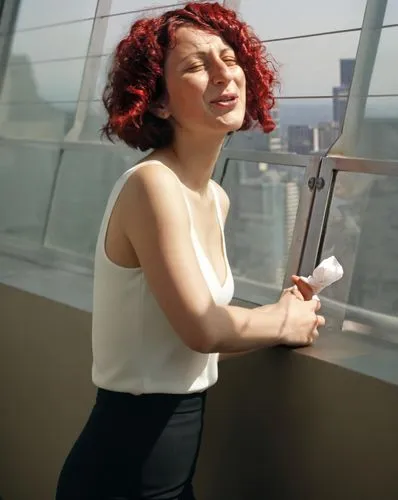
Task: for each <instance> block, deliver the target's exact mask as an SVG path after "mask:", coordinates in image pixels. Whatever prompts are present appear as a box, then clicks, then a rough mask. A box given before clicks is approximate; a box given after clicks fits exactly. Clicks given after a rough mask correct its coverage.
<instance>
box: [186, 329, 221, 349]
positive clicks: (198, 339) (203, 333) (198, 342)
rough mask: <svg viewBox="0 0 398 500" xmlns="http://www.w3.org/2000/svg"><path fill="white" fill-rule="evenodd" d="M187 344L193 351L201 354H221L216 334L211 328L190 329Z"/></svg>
mask: <svg viewBox="0 0 398 500" xmlns="http://www.w3.org/2000/svg"><path fill="white" fill-rule="evenodd" d="M185 344H186V345H187V346H188V347H189V348H190V349H191V350H192V351H195V352H199V353H201V354H211V353H215V352H219V351H218V342H217V341H216V339H215V335H214V332H213V331H212V330H211V329H210V328H204V327H203V325H200V326H198V327H197V328H191V329H190V335H189V338H186V339H185Z"/></svg>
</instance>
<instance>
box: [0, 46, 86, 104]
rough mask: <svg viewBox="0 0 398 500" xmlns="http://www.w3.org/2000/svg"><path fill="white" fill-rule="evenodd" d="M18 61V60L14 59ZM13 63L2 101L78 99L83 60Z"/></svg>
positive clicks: (9, 69) (5, 80)
mask: <svg viewBox="0 0 398 500" xmlns="http://www.w3.org/2000/svg"><path fill="white" fill-rule="evenodd" d="M14 60H15V59H14ZM19 62H20V63H21V64H16V65H10V66H8V68H7V72H6V76H5V79H4V84H3V91H2V94H1V101H2V102H3V103H17V102H35V103H37V102H39V103H40V102H48V101H54V102H60V101H77V100H78V97H79V91H80V86H81V80H82V75H83V69H84V62H85V61H84V59H75V60H71V61H58V62H48V63H38V64H29V61H28V60H27V59H26V58H25V57H24V56H21V58H19Z"/></svg>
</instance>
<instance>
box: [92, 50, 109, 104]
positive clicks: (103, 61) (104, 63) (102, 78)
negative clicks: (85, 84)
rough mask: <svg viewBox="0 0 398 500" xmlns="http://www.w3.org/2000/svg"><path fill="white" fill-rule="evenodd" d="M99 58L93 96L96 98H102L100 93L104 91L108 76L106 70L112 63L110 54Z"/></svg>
mask: <svg viewBox="0 0 398 500" xmlns="http://www.w3.org/2000/svg"><path fill="white" fill-rule="evenodd" d="M99 59H100V67H99V71H98V78H97V82H96V84H95V91H94V96H93V99H96V100H97V99H98V100H100V99H101V98H102V93H103V91H104V87H105V83H106V79H107V76H108V71H109V69H110V66H111V64H112V56H111V55H107V56H101V57H100V58H99Z"/></svg>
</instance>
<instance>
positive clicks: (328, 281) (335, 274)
mask: <svg viewBox="0 0 398 500" xmlns="http://www.w3.org/2000/svg"><path fill="white" fill-rule="evenodd" d="M343 274H344V271H343V268H342V266H341V264H340V263H339V261H338V260H337V259H336V257H334V256H332V257H329V258H328V259H325V260H323V261H322V262H321V263H320V264H319V266H317V267H316V268H315V269H314V272H313V273H312V276H308V278H304V277H302V279H303V281H305V282H306V283H308V284H309V285H310V286H311V288H312V289H313V291H314V296H313V297H312V298H313V299H318V300H319V297H318V293H320V292H321V291H322V290H323V289H325V288H326V287H328V286H330V285H332V284H333V283H335V282H336V281H338V280H339V279H341V278H342V277H343Z"/></svg>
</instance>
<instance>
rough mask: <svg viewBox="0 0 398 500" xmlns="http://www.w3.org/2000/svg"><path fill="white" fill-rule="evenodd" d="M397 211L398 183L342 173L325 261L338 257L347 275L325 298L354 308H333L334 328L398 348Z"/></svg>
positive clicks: (330, 310)
mask: <svg viewBox="0 0 398 500" xmlns="http://www.w3.org/2000/svg"><path fill="white" fill-rule="evenodd" d="M397 210H398V177H389V176H380V175H373V174H364V173H360V174H359V173H352V172H338V173H337V177H336V183H335V187H334V192H333V199H332V204H331V208H330V213H329V217H328V222H327V228H326V234H325V240H324V244H323V251H322V258H325V257H329V256H330V255H335V256H336V257H337V259H338V260H339V261H340V262H341V264H342V265H343V267H344V270H345V275H344V278H343V279H342V280H341V281H340V282H338V283H337V284H335V285H333V286H332V287H331V288H330V289H326V290H325V291H324V292H323V294H322V295H323V296H324V297H328V298H329V299H334V300H335V301H338V302H340V303H343V304H344V305H345V304H347V305H348V308H347V310H346V311H344V309H342V308H341V307H340V308H338V307H337V308H336V307H335V308H334V309H333V308H332V306H330V307H329V308H328V324H329V327H330V328H333V326H334V325H335V324H336V322H337V324H339V322H341V320H345V322H344V323H343V329H344V330H347V331H351V332H353V333H354V332H357V333H361V334H363V335H366V336H368V337H369V336H370V337H375V338H384V339H386V340H389V341H391V342H396V343H398V334H397V332H398V316H397V313H398V266H397V265H396V264H397V261H398V250H397V249H398V225H397V217H396V213H397ZM337 305H338V304H337ZM375 313H377V314H375ZM378 315H379V316H378ZM388 324H389V325H390V327H388ZM378 325H379V326H378Z"/></svg>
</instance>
